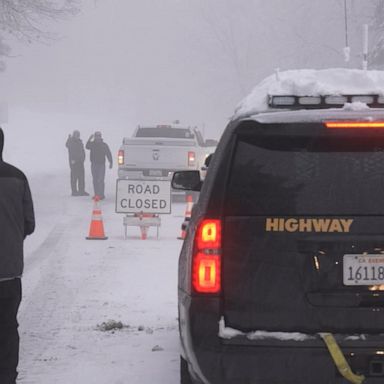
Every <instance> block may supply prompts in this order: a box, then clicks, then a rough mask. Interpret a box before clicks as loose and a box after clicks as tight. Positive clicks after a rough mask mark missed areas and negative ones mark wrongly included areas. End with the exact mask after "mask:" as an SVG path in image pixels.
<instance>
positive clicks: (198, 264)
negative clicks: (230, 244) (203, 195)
mask: <svg viewBox="0 0 384 384" xmlns="http://www.w3.org/2000/svg"><path fill="white" fill-rule="evenodd" d="M193 249H194V253H193V259H192V286H193V289H194V291H195V292H197V293H219V292H220V290H221V221H220V220H213V219H204V220H202V221H201V222H200V223H199V225H198V227H197V231H196V234H195V239H194V247H193Z"/></svg>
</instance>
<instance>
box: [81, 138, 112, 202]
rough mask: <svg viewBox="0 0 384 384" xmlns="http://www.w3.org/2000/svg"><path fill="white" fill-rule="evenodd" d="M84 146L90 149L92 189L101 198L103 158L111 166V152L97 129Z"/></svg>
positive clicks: (103, 173) (103, 196)
mask: <svg viewBox="0 0 384 384" xmlns="http://www.w3.org/2000/svg"><path fill="white" fill-rule="evenodd" d="M85 148H87V149H89V150H90V151H91V153H90V158H91V171H92V178H93V189H94V191H95V196H94V197H96V196H98V197H99V198H100V199H101V200H102V199H104V198H105V195H104V179H105V159H106V158H107V159H108V161H109V168H110V169H111V168H112V154H111V150H110V149H109V147H108V145H107V144H106V143H104V141H103V139H102V137H101V132H99V131H97V132H95V134H93V135H91V136H90V138H89V139H88V141H87V144H86V145H85Z"/></svg>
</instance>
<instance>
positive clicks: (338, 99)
mask: <svg viewBox="0 0 384 384" xmlns="http://www.w3.org/2000/svg"><path fill="white" fill-rule="evenodd" d="M325 102H326V103H327V104H330V105H335V104H337V105H344V104H345V103H347V102H348V99H347V97H346V96H336V95H335V96H333V95H330V96H325Z"/></svg>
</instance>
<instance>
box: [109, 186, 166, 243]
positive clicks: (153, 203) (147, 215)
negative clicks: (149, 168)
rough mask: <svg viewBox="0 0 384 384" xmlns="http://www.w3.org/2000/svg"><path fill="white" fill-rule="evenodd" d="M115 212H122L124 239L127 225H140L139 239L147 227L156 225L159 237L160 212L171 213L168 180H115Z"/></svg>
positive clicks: (144, 236) (144, 233) (144, 234)
mask: <svg viewBox="0 0 384 384" xmlns="http://www.w3.org/2000/svg"><path fill="white" fill-rule="evenodd" d="M115 211H116V213H124V214H125V216H124V218H123V225H124V233H125V239H127V232H128V227H130V226H132V227H140V232H141V239H142V240H145V239H146V238H147V234H148V229H149V227H156V230H157V231H156V237H157V239H158V238H159V227H160V225H161V219H160V214H169V213H171V183H170V182H169V181H168V180H127V179H118V180H117V182H116V209H115Z"/></svg>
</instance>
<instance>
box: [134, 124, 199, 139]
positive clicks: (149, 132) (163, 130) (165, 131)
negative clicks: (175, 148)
mask: <svg viewBox="0 0 384 384" xmlns="http://www.w3.org/2000/svg"><path fill="white" fill-rule="evenodd" d="M136 137H164V138H174V139H193V138H194V137H195V136H194V134H193V133H192V132H191V131H190V130H189V129H187V128H186V129H182V128H171V127H152V128H151V127H150V128H139V129H138V130H137V132H136Z"/></svg>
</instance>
